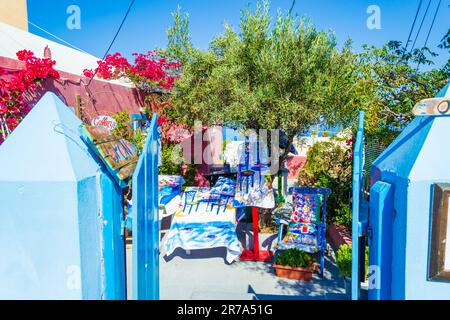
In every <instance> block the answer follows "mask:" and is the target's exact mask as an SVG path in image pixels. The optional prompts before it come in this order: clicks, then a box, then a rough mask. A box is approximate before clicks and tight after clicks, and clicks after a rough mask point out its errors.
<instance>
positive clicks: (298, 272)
mask: <svg viewBox="0 0 450 320" xmlns="http://www.w3.org/2000/svg"><path fill="white" fill-rule="evenodd" d="M273 267H274V268H275V274H276V275H277V277H280V278H287V279H294V280H304V281H310V280H311V279H312V274H313V269H312V268H294V267H289V266H280V265H278V264H274V265H273Z"/></svg>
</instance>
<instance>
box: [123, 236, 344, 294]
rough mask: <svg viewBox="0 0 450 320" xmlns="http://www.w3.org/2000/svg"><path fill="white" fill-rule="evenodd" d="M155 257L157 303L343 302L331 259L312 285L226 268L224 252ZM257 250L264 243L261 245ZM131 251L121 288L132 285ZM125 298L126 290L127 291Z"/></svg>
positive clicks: (240, 265)
mask: <svg viewBox="0 0 450 320" xmlns="http://www.w3.org/2000/svg"><path fill="white" fill-rule="evenodd" d="M163 241H164V237H163V239H162V241H161V244H160V247H161V254H160V297H161V299H162V300H190V299H196V300H267V299H271V300H273V299H275V300H277V299H282V300H308V299H314V300H317V299H319V300H343V299H346V297H345V288H344V280H343V278H342V277H340V276H339V273H338V268H337V266H336V264H335V262H334V258H333V256H334V253H333V251H332V249H331V248H329V252H330V254H329V255H328V256H326V258H325V272H324V278H323V279H321V278H320V276H319V275H318V274H317V273H314V275H313V279H312V281H298V280H291V279H284V278H279V277H277V276H276V275H275V273H274V270H273V268H272V265H271V263H263V262H252V261H240V260H237V261H235V262H233V263H232V264H227V263H226V262H225V260H224V257H225V256H226V249H225V248H214V249H206V250H192V251H191V252H190V254H188V253H186V251H184V250H182V249H179V248H178V249H176V250H175V252H174V253H173V254H172V255H170V256H169V257H167V256H166V254H165V252H164V251H163V245H162V244H163ZM262 245H263V246H264V245H265V243H264V241H263V243H262ZM131 248H132V245H131V244H128V245H127V280H128V281H127V282H128V283H132V281H131V279H132V278H131V277H132V271H131ZM127 293H128V297H131V296H132V294H131V293H132V288H131V286H128V288H127Z"/></svg>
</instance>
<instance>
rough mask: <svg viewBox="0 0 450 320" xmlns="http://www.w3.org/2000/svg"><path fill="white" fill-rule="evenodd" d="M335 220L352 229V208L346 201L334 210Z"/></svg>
mask: <svg viewBox="0 0 450 320" xmlns="http://www.w3.org/2000/svg"><path fill="white" fill-rule="evenodd" d="M333 221H334V222H336V223H337V224H339V225H341V226H345V227H346V228H348V229H349V230H351V229H352V209H351V207H350V205H348V204H346V203H340V204H339V208H338V209H337V210H336V211H335V212H334V217H333Z"/></svg>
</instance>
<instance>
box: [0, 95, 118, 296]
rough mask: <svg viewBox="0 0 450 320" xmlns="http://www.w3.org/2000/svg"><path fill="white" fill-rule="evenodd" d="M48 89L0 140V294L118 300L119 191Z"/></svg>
mask: <svg viewBox="0 0 450 320" xmlns="http://www.w3.org/2000/svg"><path fill="white" fill-rule="evenodd" d="M80 125H81V121H80V120H79V119H78V118H77V117H76V116H75V114H74V113H73V111H71V110H70V109H69V108H68V107H67V106H66V105H65V104H64V103H63V102H62V101H61V100H60V99H59V98H58V97H57V96H56V95H55V94H53V93H46V94H45V95H44V96H43V97H42V98H41V99H40V101H39V102H38V103H37V104H36V106H35V107H34V108H33V109H32V110H31V111H30V113H29V114H28V115H27V116H26V117H25V119H24V120H23V121H22V122H21V123H20V125H19V126H18V127H17V128H16V129H15V130H14V131H13V132H12V134H11V135H10V136H9V137H8V139H6V141H5V142H4V143H3V144H2V145H1V146H0V168H2V170H0V203H1V209H0V216H1V221H2V223H0V237H1V238H0V240H1V241H0V252H1V253H2V257H1V259H0V299H124V298H125V297H126V293H125V269H124V255H125V247H124V243H123V239H121V238H120V222H119V220H120V217H121V215H122V214H123V212H122V202H121V201H122V200H121V190H120V188H117V185H116V184H115V182H114V180H113V179H112V177H110V176H109V174H108V173H107V171H106V169H104V167H103V165H102V163H101V162H100V161H99V160H98V159H97V158H96V156H94V155H93V154H92V153H91V152H90V150H89V149H88V147H87V146H86V144H85V143H84V142H83V141H82V140H81V139H80V133H79V126H80Z"/></svg>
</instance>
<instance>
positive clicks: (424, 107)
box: [413, 98, 450, 116]
mask: <svg viewBox="0 0 450 320" xmlns="http://www.w3.org/2000/svg"><path fill="white" fill-rule="evenodd" d="M413 113H414V115H415V116H445V115H450V99H449V98H430V99H423V100H420V101H419V102H418V103H416V105H415V106H414V108H413Z"/></svg>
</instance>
